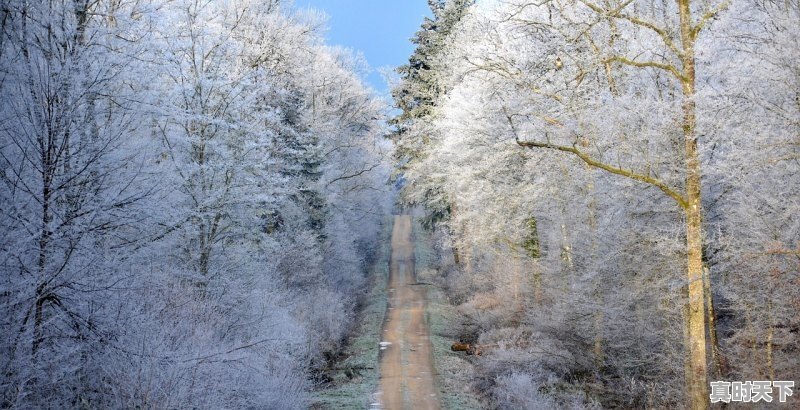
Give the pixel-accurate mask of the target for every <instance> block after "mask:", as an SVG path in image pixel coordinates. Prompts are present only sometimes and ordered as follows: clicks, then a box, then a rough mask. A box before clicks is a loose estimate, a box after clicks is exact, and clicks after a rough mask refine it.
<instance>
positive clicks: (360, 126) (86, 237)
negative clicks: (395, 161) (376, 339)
mask: <svg viewBox="0 0 800 410" xmlns="http://www.w3.org/2000/svg"><path fill="white" fill-rule="evenodd" d="M322 22H323V20H322V17H321V16H319V15H316V14H314V13H304V12H295V11H292V10H291V9H288V8H282V7H281V4H279V2H278V1H276V0H273V1H264V0H260V1H259V0H236V1H198V0H169V1H167V0H165V1H160V0H131V1H127V0H122V1H119V0H57V1H41V2H40V1H26V0H3V1H2V2H0V30H1V33H0V34H1V35H0V95H2V103H1V105H0V231H1V232H2V235H0V334H2V337H0V372H2V375H1V376H0V381H1V382H2V383H1V384H0V408H9V407H10V408H161V409H167V408H208V409H212V408H213V409H221V408H287V409H288V408H305V407H307V405H308V403H307V402H306V394H305V393H306V392H307V391H309V390H310V389H311V388H312V387H313V385H314V379H313V375H314V371H315V369H318V368H321V367H324V366H327V363H326V355H327V354H330V352H335V351H336V350H337V349H338V348H339V344H341V343H342V341H343V335H344V334H345V333H346V332H347V331H348V329H349V326H350V325H351V322H352V319H353V317H354V313H355V312H354V311H355V308H356V306H357V304H358V302H359V300H358V295H359V291H360V289H361V287H362V286H363V284H364V281H365V273H366V271H365V270H366V267H367V266H368V264H369V262H370V258H371V255H372V254H373V252H374V248H375V244H376V242H377V240H376V235H377V234H378V232H379V231H380V224H381V223H382V221H383V220H382V218H383V215H385V214H387V213H388V210H387V207H389V206H391V195H389V194H388V189H387V188H386V180H387V176H388V171H389V168H388V166H387V160H386V158H387V157H386V155H385V151H386V150H387V147H388V144H386V143H385V138H384V134H385V132H384V129H385V121H384V119H385V116H386V112H387V111H386V108H385V103H383V102H381V101H380V100H379V99H378V98H377V97H376V96H375V95H374V93H373V92H372V91H370V90H369V89H368V88H367V87H365V86H364V85H363V84H362V82H361V80H360V74H359V73H360V72H361V70H363V69H364V64H363V62H362V61H361V60H360V59H359V58H356V57H354V55H352V53H350V52H348V51H345V50H342V49H337V48H332V47H328V46H326V45H325V44H324V42H323V39H322V37H321V31H320V28H321V27H322Z"/></svg>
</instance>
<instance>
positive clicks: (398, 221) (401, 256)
mask: <svg viewBox="0 0 800 410" xmlns="http://www.w3.org/2000/svg"><path fill="white" fill-rule="evenodd" d="M416 282H417V280H416V276H415V272H414V243H413V241H412V238H411V217H410V216H408V215H399V216H396V217H395V220H394V231H393V232H392V259H391V267H390V273H389V307H388V309H389V312H388V315H387V320H386V323H385V324H384V328H383V342H382V343H381V350H382V352H381V353H382V354H381V363H380V369H381V381H380V391H379V392H378V393H377V394H376V396H377V397H378V401H379V403H380V407H379V408H383V409H387V410H396V409H414V410H417V409H439V400H438V397H437V394H436V386H435V385H434V374H435V373H434V369H433V353H432V347H431V342H430V338H429V329H428V322H427V320H426V317H425V303H426V302H425V297H426V295H425V293H426V290H425V287H424V286H419V285H413V284H415V283H416ZM375 407H378V406H375Z"/></svg>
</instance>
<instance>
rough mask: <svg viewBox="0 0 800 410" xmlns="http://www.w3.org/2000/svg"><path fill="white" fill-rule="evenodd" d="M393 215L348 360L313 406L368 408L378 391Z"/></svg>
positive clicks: (329, 409) (384, 233)
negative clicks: (373, 395)
mask: <svg viewBox="0 0 800 410" xmlns="http://www.w3.org/2000/svg"><path fill="white" fill-rule="evenodd" d="M393 225H394V219H393V218H387V221H386V223H384V225H383V231H382V232H381V247H380V250H379V251H378V255H377V256H378V257H377V261H376V262H375V265H374V267H373V270H372V281H371V286H370V290H369V293H368V294H367V297H366V301H365V303H366V305H365V306H364V309H363V310H362V311H361V313H360V317H359V323H358V327H357V328H356V331H355V334H354V336H353V337H352V338H351V339H350V341H349V345H348V346H347V349H346V351H345V357H346V359H344V360H342V361H341V362H339V363H338V365H337V368H338V369H352V370H342V371H336V372H335V373H334V374H332V375H331V376H333V378H334V380H333V383H332V385H333V386H334V387H331V388H327V389H324V390H318V391H316V392H314V395H313V398H312V399H313V405H312V408H315V409H325V410H339V409H366V408H368V406H369V404H370V401H371V398H372V394H373V393H374V392H375V391H377V390H378V380H379V376H380V374H379V370H378V358H379V354H380V345H379V343H380V337H381V330H382V328H383V320H384V315H385V314H386V303H387V295H386V281H387V280H388V278H389V256H390V252H391V237H392V228H393Z"/></svg>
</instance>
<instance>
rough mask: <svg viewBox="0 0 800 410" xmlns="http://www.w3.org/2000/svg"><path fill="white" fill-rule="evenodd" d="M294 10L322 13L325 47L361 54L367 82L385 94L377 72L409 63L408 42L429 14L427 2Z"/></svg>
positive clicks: (364, 1)
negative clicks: (325, 20)
mask: <svg viewBox="0 0 800 410" xmlns="http://www.w3.org/2000/svg"><path fill="white" fill-rule="evenodd" d="M295 6H296V7H297V8H309V7H310V8H314V9H317V10H322V11H324V12H325V14H327V15H328V16H329V17H330V19H329V20H328V27H329V30H328V33H327V37H328V44H332V45H341V46H344V47H348V48H352V49H354V50H357V51H361V52H362V53H363V54H364V56H365V57H366V59H367V61H368V62H369V65H370V66H371V67H372V69H373V72H372V73H371V74H370V75H369V77H368V78H367V80H368V81H369V83H370V85H372V87H373V88H375V89H376V90H377V91H379V92H381V93H384V92H387V91H388V86H387V85H386V83H385V82H384V81H383V78H382V77H381V75H380V73H378V71H377V70H378V68H381V67H386V66H392V67H396V66H398V65H401V64H405V63H406V62H408V56H409V55H411V52H412V51H413V50H414V47H413V45H412V44H411V42H410V41H409V39H410V38H411V37H412V36H413V35H414V33H415V32H416V31H417V30H418V29H419V26H420V24H421V23H422V19H423V17H424V16H426V15H429V14H430V10H429V9H428V2H427V1H426V0H295Z"/></svg>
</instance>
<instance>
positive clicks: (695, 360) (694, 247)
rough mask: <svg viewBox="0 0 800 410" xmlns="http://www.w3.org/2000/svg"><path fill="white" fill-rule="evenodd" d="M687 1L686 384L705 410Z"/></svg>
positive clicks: (683, 23) (683, 4)
mask: <svg viewBox="0 0 800 410" xmlns="http://www.w3.org/2000/svg"><path fill="white" fill-rule="evenodd" d="M689 2H690V0H678V10H679V14H680V28H681V33H680V34H681V43H682V45H683V55H682V63H683V79H682V81H681V82H682V90H683V104H682V109H683V137H684V155H685V166H686V208H685V212H686V215H685V216H686V250H687V273H688V278H687V279H688V293H689V294H688V296H689V301H688V303H689V312H688V314H689V315H688V316H689V317H688V330H689V357H690V363H691V374H690V377H691V379H690V380H688V381H687V384H688V386H689V397H690V402H691V407H692V409H695V410H697V409H707V408H708V403H709V398H708V373H707V363H706V322H705V319H706V317H705V309H704V305H705V289H704V286H703V233H702V226H703V223H702V222H703V221H702V210H701V205H702V203H701V186H700V178H701V172H700V157H699V153H698V149H697V135H696V130H695V128H696V123H697V118H696V107H695V100H694V99H695V61H694V42H695V35H696V34H695V33H694V32H693V25H692V17H691V9H690V4H689Z"/></svg>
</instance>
